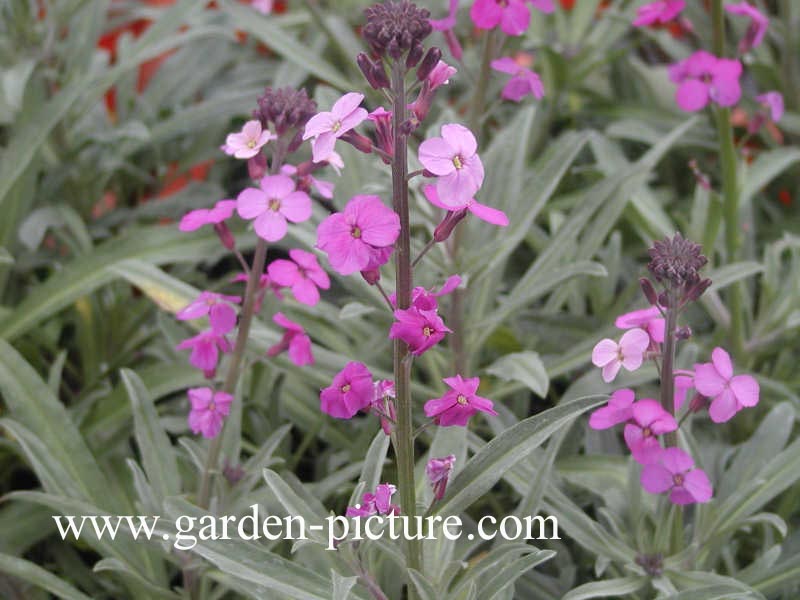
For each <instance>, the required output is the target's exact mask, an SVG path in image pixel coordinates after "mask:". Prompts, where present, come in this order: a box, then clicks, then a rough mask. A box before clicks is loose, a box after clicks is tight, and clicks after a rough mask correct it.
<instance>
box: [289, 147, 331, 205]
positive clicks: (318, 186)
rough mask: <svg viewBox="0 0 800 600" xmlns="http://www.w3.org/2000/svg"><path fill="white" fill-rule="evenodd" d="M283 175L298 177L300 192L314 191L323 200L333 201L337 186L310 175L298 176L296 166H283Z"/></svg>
mask: <svg viewBox="0 0 800 600" xmlns="http://www.w3.org/2000/svg"><path fill="white" fill-rule="evenodd" d="M334 154H335V153H334ZM281 174H282V175H288V176H289V177H296V178H297V188H298V189H300V190H304V191H308V190H311V189H314V190H316V191H317V193H318V194H319V195H320V196H322V197H323V198H326V199H327V200H331V199H333V190H334V189H335V188H336V186H335V185H334V184H332V183H331V182H330V181H324V180H322V179H317V178H316V177H314V176H313V175H311V174H310V173H309V174H307V175H298V174H297V167H295V166H294V165H283V166H282V167H281Z"/></svg>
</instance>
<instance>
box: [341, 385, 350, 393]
mask: <svg viewBox="0 0 800 600" xmlns="http://www.w3.org/2000/svg"><path fill="white" fill-rule="evenodd" d="M349 391H350V384H349V383H345V384H344V385H343V386H342V393H343V394H346V393H347V392H349Z"/></svg>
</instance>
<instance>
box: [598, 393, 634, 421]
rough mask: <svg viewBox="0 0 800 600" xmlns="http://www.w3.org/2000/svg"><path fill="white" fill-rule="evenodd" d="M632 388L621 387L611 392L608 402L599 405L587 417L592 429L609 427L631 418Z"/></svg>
mask: <svg viewBox="0 0 800 600" xmlns="http://www.w3.org/2000/svg"><path fill="white" fill-rule="evenodd" d="M634 399H635V398H634V394H633V390H629V389H621V390H617V391H616V392H614V393H613V394H611V398H609V399H608V404H606V405H605V406H601V407H600V408H598V409H597V410H596V411H594V412H593V413H592V414H591V416H590V417H589V427H591V428H592V429H610V428H611V427H614V425H619V424H620V423H626V422H628V421H630V420H631V419H632V418H633V401H634Z"/></svg>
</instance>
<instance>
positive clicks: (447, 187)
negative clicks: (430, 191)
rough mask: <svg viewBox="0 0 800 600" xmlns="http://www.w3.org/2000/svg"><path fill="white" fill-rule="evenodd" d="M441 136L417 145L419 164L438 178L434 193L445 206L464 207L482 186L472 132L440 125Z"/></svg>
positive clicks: (461, 126)
mask: <svg viewBox="0 0 800 600" xmlns="http://www.w3.org/2000/svg"><path fill="white" fill-rule="evenodd" d="M441 133H442V137H435V138H430V139H427V140H425V141H424V142H422V143H421V144H420V146H419V162H421V163H422V165H423V166H424V167H425V169H427V170H428V171H429V172H430V173H432V174H433V175H435V176H436V177H437V180H436V192H437V194H438V197H439V199H440V200H441V202H442V203H443V204H445V205H447V206H457V205H463V204H465V203H467V202H469V201H470V200H471V199H472V196H473V195H474V194H475V192H477V191H478V189H479V188H480V187H481V185H482V184H483V175H484V173H483V163H482V162H481V159H480V157H479V156H478V155H477V153H476V151H477V149H478V142H477V141H476V140H475V136H474V135H473V134H472V132H471V131H470V130H469V129H467V128H466V127H464V126H463V125H458V124H456V123H450V124H447V125H442V129H441Z"/></svg>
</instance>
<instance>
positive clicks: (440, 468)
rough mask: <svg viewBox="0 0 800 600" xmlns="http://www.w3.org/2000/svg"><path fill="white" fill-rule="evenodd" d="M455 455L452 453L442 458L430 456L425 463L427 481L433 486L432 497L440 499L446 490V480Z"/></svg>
mask: <svg viewBox="0 0 800 600" xmlns="http://www.w3.org/2000/svg"><path fill="white" fill-rule="evenodd" d="M455 462H456V457H455V456H454V455H453V454H450V455H449V456H445V457H443V458H432V459H430V460H429V461H428V464H427V465H425V475H426V476H427V478H428V483H430V484H431V487H432V488H433V497H434V498H436V499H437V500H441V499H442V498H443V497H444V493H445V491H446V490H447V480H448V479H449V478H450V473H452V472H453V466H454V465H455Z"/></svg>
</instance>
